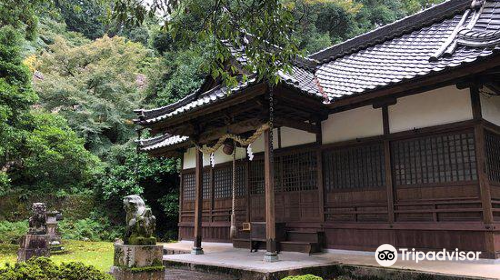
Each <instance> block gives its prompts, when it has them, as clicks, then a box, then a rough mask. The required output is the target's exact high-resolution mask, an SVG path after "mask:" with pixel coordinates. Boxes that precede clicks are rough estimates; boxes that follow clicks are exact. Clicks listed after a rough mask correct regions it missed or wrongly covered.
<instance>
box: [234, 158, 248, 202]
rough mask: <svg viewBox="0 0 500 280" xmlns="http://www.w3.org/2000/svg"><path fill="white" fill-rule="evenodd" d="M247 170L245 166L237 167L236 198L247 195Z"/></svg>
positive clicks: (238, 165)
mask: <svg viewBox="0 0 500 280" xmlns="http://www.w3.org/2000/svg"><path fill="white" fill-rule="evenodd" d="M246 175H247V168H246V165H244V164H237V165H236V197H242V196H246V195H247V188H246V177H247V176H246Z"/></svg>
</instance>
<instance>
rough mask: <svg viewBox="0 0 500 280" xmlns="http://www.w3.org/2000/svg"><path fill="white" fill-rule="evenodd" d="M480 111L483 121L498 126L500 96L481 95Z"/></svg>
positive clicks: (499, 122)
mask: <svg viewBox="0 0 500 280" xmlns="http://www.w3.org/2000/svg"><path fill="white" fill-rule="evenodd" d="M481 111H482V114H483V119H485V120H487V121H490V122H492V123H494V124H496V125H500V96H492V95H488V94H486V93H481Z"/></svg>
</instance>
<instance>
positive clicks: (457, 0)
mask: <svg viewBox="0 0 500 280" xmlns="http://www.w3.org/2000/svg"><path fill="white" fill-rule="evenodd" d="M471 3H472V1H471V0H447V1H445V2H443V3H441V4H438V5H435V6H432V7H430V8H428V9H425V10H423V11H420V12H418V13H416V14H413V15H410V16H407V17H404V18H402V19H399V20H397V21H395V22H393V23H390V24H386V25H384V26H381V27H378V28H376V29H373V30H371V31H369V32H367V33H364V34H361V35H358V36H356V37H354V38H351V39H349V40H347V41H344V42H342V43H340V44H336V45H333V46H331V47H328V48H325V49H323V50H320V51H318V52H315V53H313V54H311V55H309V56H308V58H311V59H315V60H318V61H320V64H323V63H326V62H329V61H332V60H334V59H336V58H339V57H342V56H345V55H348V54H351V53H353V52H356V51H358V50H360V49H363V48H366V47H368V46H370V45H375V44H377V43H379V42H381V41H386V40H389V39H392V38H395V37H398V36H401V35H403V34H405V33H409V32H412V31H414V30H417V29H421V28H422V27H425V26H428V25H432V24H433V23H435V22H438V21H441V20H443V19H445V18H448V17H451V16H453V15H455V14H457V13H459V12H463V11H464V10H466V9H468V8H470V7H471Z"/></svg>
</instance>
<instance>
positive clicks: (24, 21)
mask: <svg viewBox="0 0 500 280" xmlns="http://www.w3.org/2000/svg"><path fill="white" fill-rule="evenodd" d="M50 7H51V1H48V0H2V1H0V27H3V26H7V25H10V26H13V27H14V28H16V29H19V28H23V29H24V30H25V33H24V35H25V37H26V38H27V39H34V38H35V35H36V29H37V26H38V17H39V15H40V14H42V13H44V12H46V11H48V10H50Z"/></svg>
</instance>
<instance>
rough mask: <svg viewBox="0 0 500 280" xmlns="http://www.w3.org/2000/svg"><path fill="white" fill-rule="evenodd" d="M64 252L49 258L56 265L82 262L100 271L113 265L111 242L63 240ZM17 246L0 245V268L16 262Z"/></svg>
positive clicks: (107, 269)
mask: <svg viewBox="0 0 500 280" xmlns="http://www.w3.org/2000/svg"><path fill="white" fill-rule="evenodd" d="M63 246H64V248H65V252H64V253H61V254H53V255H52V256H51V257H50V258H51V259H52V260H53V261H54V262H55V263H57V264H59V263H62V262H82V263H84V264H86V265H93V266H95V267H96V268H97V269H99V270H101V271H106V272H107V271H109V269H110V268H111V265H113V243H112V242H86V241H74V240H64V241H63ZM18 248H19V246H17V245H9V244H1V243H0V267H3V266H5V264H6V263H11V264H14V263H15V262H16V253H17V249H18Z"/></svg>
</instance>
